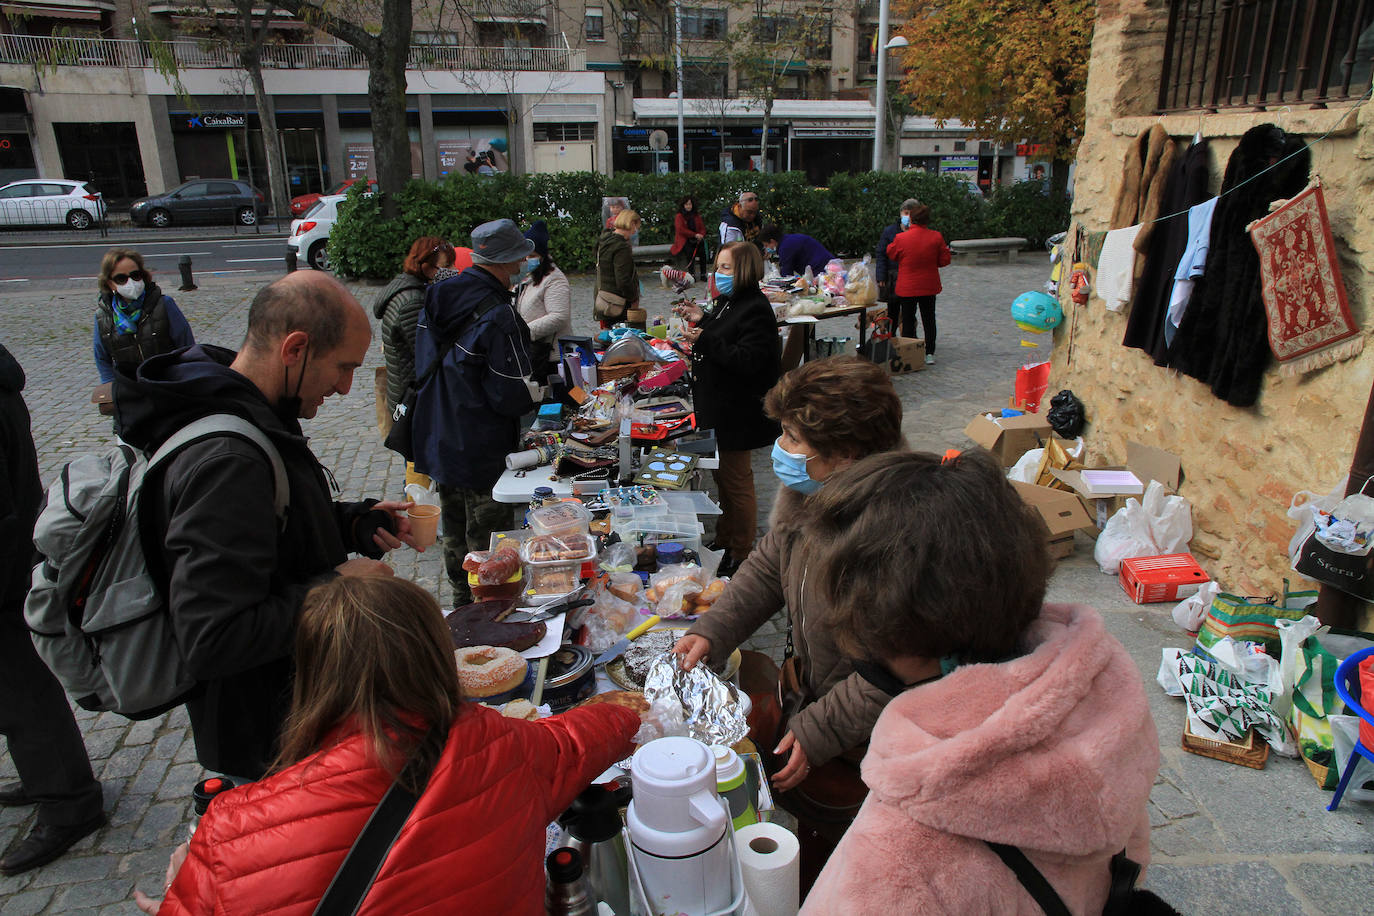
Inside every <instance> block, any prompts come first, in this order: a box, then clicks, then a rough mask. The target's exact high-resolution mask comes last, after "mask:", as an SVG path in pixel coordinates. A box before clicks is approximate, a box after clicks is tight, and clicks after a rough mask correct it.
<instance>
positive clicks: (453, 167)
mask: <svg viewBox="0 0 1374 916" xmlns="http://www.w3.org/2000/svg"><path fill="white" fill-rule="evenodd" d="M475 142H476V141H475V140H439V141H437V142H436V143H435V144H434V145H435V147H436V150H437V152H438V153H439V176H440V177H443V176H445V175H452V174H455V173H457V172H461V171H463V165H464V163H466V162H467V161H468V153H470V152H472V147H473V144H474V143H475Z"/></svg>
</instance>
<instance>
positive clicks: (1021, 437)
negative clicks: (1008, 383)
mask: <svg viewBox="0 0 1374 916" xmlns="http://www.w3.org/2000/svg"><path fill="white" fill-rule="evenodd" d="M988 413H991V414H992V415H993V416H994V417H999V418H1000V419H997V420H989V419H988V418H987V414H988ZM1001 413H1002V410H1001V408H998V409H996V410H991V411H984V412H983V413H980V414H979V415H978V416H976V417H974V418H973V419H972V420H970V421H969V424H968V426H965V427H964V435H965V436H968V437H969V438H970V439H972V440H973V441H974V442H976V443H978V444H979V445H981V446H982V447H983V448H985V449H987V450H988V451H990V452H992V454H993V455H994V456H996V458H997V460H998V461H1000V462H1002V467H1004V468H1009V467H1011V466H1012V465H1013V464H1015V463H1016V462H1017V461H1018V460H1019V459H1020V458H1021V456H1022V455H1024V454H1025V453H1026V452H1028V451H1030V450H1031V449H1033V448H1040V447H1042V446H1043V445H1044V444H1045V440H1046V439H1048V438H1049V437H1050V421H1049V420H1046V419H1045V418H1044V416H1043V415H1041V414H1038V413H1028V414H1022V415H1021V416H1019V417H1002V416H1001Z"/></svg>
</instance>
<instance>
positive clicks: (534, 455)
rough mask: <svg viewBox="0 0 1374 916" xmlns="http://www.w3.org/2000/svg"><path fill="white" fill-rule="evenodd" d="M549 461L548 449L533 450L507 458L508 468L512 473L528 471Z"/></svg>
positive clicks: (516, 453) (515, 453)
mask: <svg viewBox="0 0 1374 916" xmlns="http://www.w3.org/2000/svg"><path fill="white" fill-rule="evenodd" d="M548 460H549V453H548V450H547V449H542V448H531V449H526V450H525V451H523V452H514V453H513V454H510V455H507V456H506V467H507V468H508V469H510V470H512V471H527V470H529V469H530V468H536V467H539V465H541V464H543V463H544V462H546V461H548Z"/></svg>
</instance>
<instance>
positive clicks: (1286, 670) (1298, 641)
mask: <svg viewBox="0 0 1374 916" xmlns="http://www.w3.org/2000/svg"><path fill="white" fill-rule="evenodd" d="M1274 625H1275V626H1277V627H1278V628H1279V646H1280V649H1279V682H1280V689H1279V692H1278V693H1276V694H1274V711H1275V712H1277V713H1278V714H1279V715H1280V716H1283V717H1284V718H1285V719H1286V718H1288V713H1289V711H1290V710H1292V708H1293V685H1294V684H1296V683H1297V681H1298V667H1299V666H1298V663H1299V662H1300V661H1301V660H1302V644H1303V643H1305V642H1306V641H1307V637H1309V636H1311V635H1312V634H1314V633H1319V632H1325V628H1324V627H1323V626H1322V622H1321V621H1320V620H1318V619H1317V618H1316V617H1313V616H1311V615H1310V614H1309V615H1308V616H1306V617H1304V618H1302V619H1301V620H1276V621H1274Z"/></svg>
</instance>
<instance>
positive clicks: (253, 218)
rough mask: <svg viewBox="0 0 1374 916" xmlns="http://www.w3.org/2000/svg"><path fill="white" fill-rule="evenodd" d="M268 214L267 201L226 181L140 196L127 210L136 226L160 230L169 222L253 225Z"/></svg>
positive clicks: (190, 184) (200, 182)
mask: <svg viewBox="0 0 1374 916" xmlns="http://www.w3.org/2000/svg"><path fill="white" fill-rule="evenodd" d="M266 215H267V199H266V198H264V197H263V196H262V192H261V191H259V190H258V189H257V188H254V187H253V186H252V185H251V184H249V183H248V182H246V181H231V180H229V179H227V178H214V179H209V180H206V179H199V180H196V181H188V182H186V183H185V184H182V185H179V186H177V187H175V188H172V190H170V191H168V192H167V193H165V194H153V195H150V196H148V197H140V198H139V199H138V200H136V201H134V202H133V205H132V206H130V207H129V216H130V217H132V218H133V221H134V225H135V226H156V227H157V228H159V229H161V228H163V227H164V226H170V225H172V223H238V224H239V225H241V226H252V225H256V224H257V221H258V220H260V219H262V218H263V217H264V216H266Z"/></svg>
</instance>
